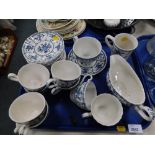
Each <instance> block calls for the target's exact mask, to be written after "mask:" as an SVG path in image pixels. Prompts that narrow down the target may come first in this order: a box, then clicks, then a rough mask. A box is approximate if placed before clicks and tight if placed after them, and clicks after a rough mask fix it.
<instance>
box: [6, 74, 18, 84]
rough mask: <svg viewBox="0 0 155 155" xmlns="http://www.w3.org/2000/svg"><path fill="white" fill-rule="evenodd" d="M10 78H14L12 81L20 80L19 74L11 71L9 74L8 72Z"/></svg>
mask: <svg viewBox="0 0 155 155" xmlns="http://www.w3.org/2000/svg"><path fill="white" fill-rule="evenodd" d="M8 79H9V80H12V81H16V82H19V80H18V76H17V75H16V74H14V73H9V74H8Z"/></svg>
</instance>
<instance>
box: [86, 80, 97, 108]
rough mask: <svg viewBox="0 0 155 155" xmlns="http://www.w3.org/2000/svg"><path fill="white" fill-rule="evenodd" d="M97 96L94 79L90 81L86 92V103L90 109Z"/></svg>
mask: <svg viewBox="0 0 155 155" xmlns="http://www.w3.org/2000/svg"><path fill="white" fill-rule="evenodd" d="M96 96H97V90H96V87H95V84H94V83H93V82H92V81H90V82H89V83H88V85H87V87H86V90H85V94H84V98H85V104H86V107H87V108H88V110H90V109H91V103H92V101H93V100H94V98H95V97H96Z"/></svg>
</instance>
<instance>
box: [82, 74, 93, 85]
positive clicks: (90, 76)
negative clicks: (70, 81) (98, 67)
mask: <svg viewBox="0 0 155 155" xmlns="http://www.w3.org/2000/svg"><path fill="white" fill-rule="evenodd" d="M86 78H89V79H88V81H87V82H89V81H91V80H92V79H93V76H92V75H85V76H84V77H83V79H82V80H81V82H80V85H81V84H83V82H84V80H85V79H86Z"/></svg>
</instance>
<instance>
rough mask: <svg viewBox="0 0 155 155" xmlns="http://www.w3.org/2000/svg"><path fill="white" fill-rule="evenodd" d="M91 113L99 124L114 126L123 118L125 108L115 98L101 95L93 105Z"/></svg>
mask: <svg viewBox="0 0 155 155" xmlns="http://www.w3.org/2000/svg"><path fill="white" fill-rule="evenodd" d="M91 112H92V115H93V117H94V119H95V120H96V121H97V122H98V123H100V124H102V125H105V126H112V125H115V124H116V123H118V122H119V121H120V119H121V118H122V115H123V108H122V105H121V103H120V102H119V100H118V99H117V98H116V97H115V96H113V95H110V94H101V95H99V96H97V97H96V98H95V99H94V101H93V103H92V105H91Z"/></svg>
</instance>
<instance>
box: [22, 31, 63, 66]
mask: <svg viewBox="0 0 155 155" xmlns="http://www.w3.org/2000/svg"><path fill="white" fill-rule="evenodd" d="M63 51H64V41H63V38H62V37H61V36H60V35H59V34H58V33H57V32H41V33H34V34H32V35H31V36H30V37H28V38H27V39H26V40H25V42H24V44H23V46H22V53H23V56H24V58H25V59H26V61H27V62H28V63H40V64H43V65H46V64H51V63H53V62H54V61H55V60H56V59H58V58H59V57H60V55H61V54H62V52H63Z"/></svg>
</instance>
